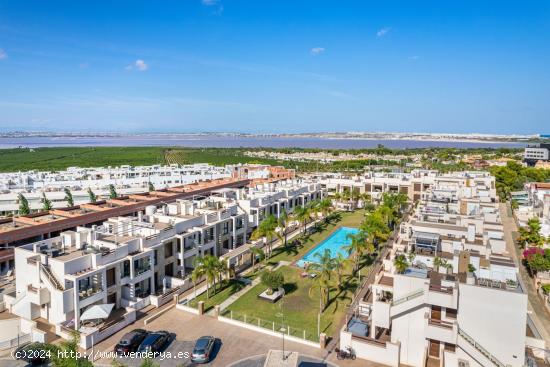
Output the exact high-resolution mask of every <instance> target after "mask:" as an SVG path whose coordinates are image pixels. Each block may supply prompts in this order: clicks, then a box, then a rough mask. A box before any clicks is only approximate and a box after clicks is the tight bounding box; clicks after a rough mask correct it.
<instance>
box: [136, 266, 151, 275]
mask: <svg viewBox="0 0 550 367" xmlns="http://www.w3.org/2000/svg"><path fill="white" fill-rule="evenodd" d="M148 270H151V266H150V265H149V264H147V265H146V266H144V265H142V266H138V267H137V268H136V274H135V276H138V275H141V274H143V273H145V272H146V271H148Z"/></svg>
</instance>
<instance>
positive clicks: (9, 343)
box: [0, 334, 31, 350]
mask: <svg viewBox="0 0 550 367" xmlns="http://www.w3.org/2000/svg"><path fill="white" fill-rule="evenodd" d="M30 341H31V334H21V335H19V336H18V337H17V338H13V339H10V340H6V341H3V342H1V343H0V350H5V349H10V348H14V347H18V346H20V345H21V344H25V343H28V342H30Z"/></svg>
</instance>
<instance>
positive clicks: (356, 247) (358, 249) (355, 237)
mask: <svg viewBox="0 0 550 367" xmlns="http://www.w3.org/2000/svg"><path fill="white" fill-rule="evenodd" d="M347 238H348V239H350V240H351V242H350V244H349V245H346V246H343V247H342V249H343V250H344V251H347V252H348V254H349V255H353V258H352V259H353V271H357V269H358V268H359V260H360V259H361V256H363V251H364V250H365V247H366V243H367V238H366V233H365V232H364V231H359V232H357V233H355V234H348V236H347Z"/></svg>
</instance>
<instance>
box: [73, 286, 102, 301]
mask: <svg viewBox="0 0 550 367" xmlns="http://www.w3.org/2000/svg"><path fill="white" fill-rule="evenodd" d="M101 291H102V289H101V287H91V288H88V289H85V290H81V291H79V292H78V297H79V299H80V300H83V299H86V298H89V297H91V296H93V295H94V294H97V293H99V292H101Z"/></svg>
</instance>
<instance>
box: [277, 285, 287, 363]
mask: <svg viewBox="0 0 550 367" xmlns="http://www.w3.org/2000/svg"><path fill="white" fill-rule="evenodd" d="M281 289H282V296H281V304H280V305H279V306H280V307H281V312H279V313H277V315H276V316H277V317H280V318H281V328H280V329H279V331H280V332H281V333H282V334H283V361H285V360H286V356H285V333H286V328H285V310H284V300H285V290H284V288H281Z"/></svg>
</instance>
